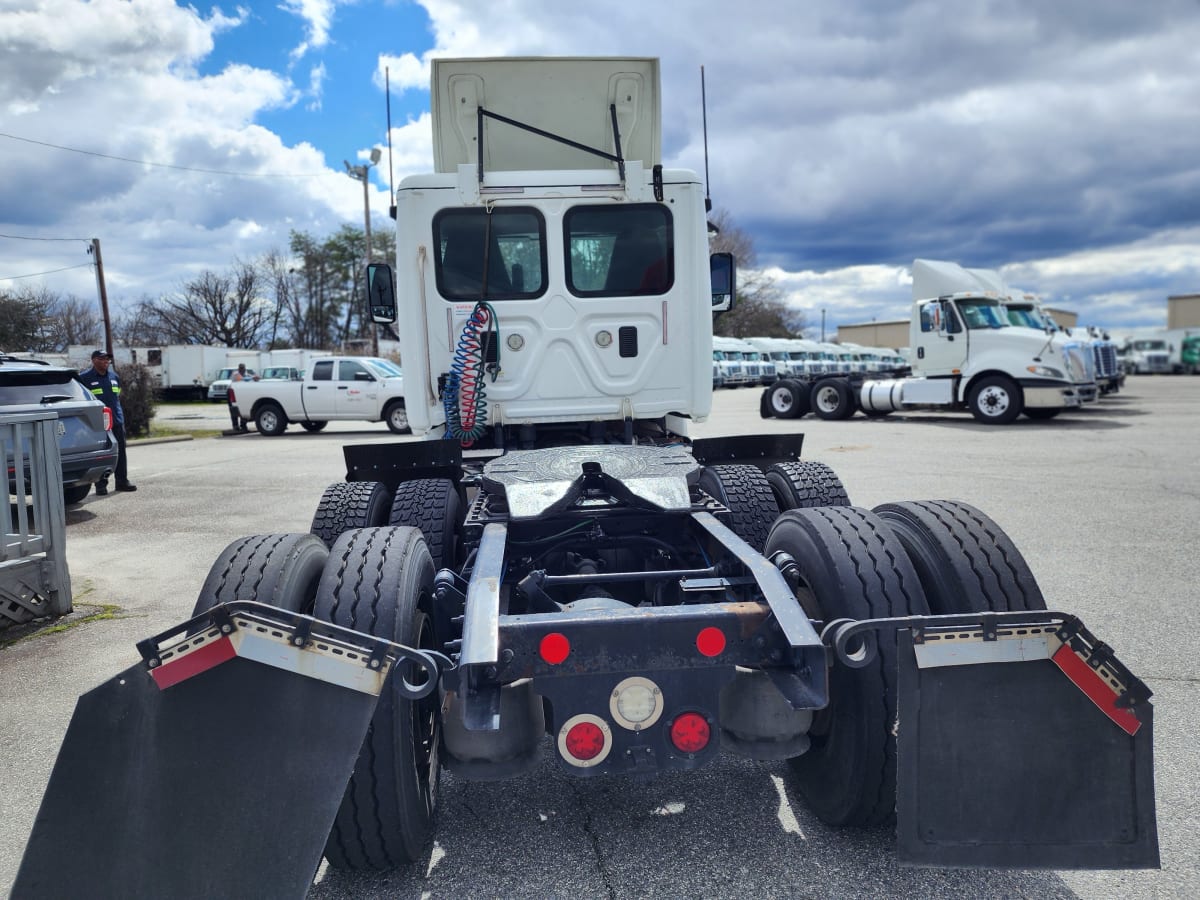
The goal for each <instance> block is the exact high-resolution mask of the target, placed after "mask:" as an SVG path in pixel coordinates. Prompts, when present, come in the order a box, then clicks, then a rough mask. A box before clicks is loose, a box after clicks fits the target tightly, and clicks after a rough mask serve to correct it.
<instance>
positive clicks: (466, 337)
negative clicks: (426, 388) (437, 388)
mask: <svg viewBox="0 0 1200 900" xmlns="http://www.w3.org/2000/svg"><path fill="white" fill-rule="evenodd" d="M483 334H489V335H490V338H491V340H490V344H491V346H492V347H495V349H496V361H497V365H496V366H494V367H489V366H487V365H486V360H485V359H484V355H485V354H484V341H483V339H482V335H483ZM499 338H500V322H499V317H498V316H497V315H496V310H495V309H493V308H492V305H491V304H490V303H488V302H487V301H485V300H481V301H479V302H478V303H476V304H475V308H474V309H472V310H471V315H470V316H468V317H467V321H466V323H465V324H464V325H463V330H462V334H461V335H459V338H458V346H457V348H456V349H455V351H454V360H453V361H452V362H451V364H450V374H449V377H448V378H447V379H446V387H445V390H444V391H443V393H442V406H443V409H444V410H445V412H446V437H447V438H448V439H450V440H458V441H461V442H462V443H463V445H464V446H470V445H471V444H472V443H474V442H475V441H476V440H478V439H479V438H481V437H483V435H484V434H485V433H486V432H487V391H486V390H485V388H484V373H485V371H487V370H488V369H490V371H491V375H492V381H495V380H496V376H497V375H498V374H499V365H498V363H499V358H500V344H499Z"/></svg>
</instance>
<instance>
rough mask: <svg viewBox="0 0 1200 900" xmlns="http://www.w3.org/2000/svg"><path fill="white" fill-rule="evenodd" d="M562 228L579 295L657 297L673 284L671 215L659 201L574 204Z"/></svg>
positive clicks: (570, 283)
mask: <svg viewBox="0 0 1200 900" xmlns="http://www.w3.org/2000/svg"><path fill="white" fill-rule="evenodd" d="M563 230H564V232H565V234H564V240H565V242H566V245H567V250H568V252H567V288H568V289H569V290H570V291H571V293H572V294H575V295H576V296H578V297H629V296H643V297H644V296H655V295H658V294H665V293H666V292H667V291H669V290H670V289H671V286H672V285H673V284H674V283H675V241H674V234H673V230H672V220H671V213H670V210H668V209H667V208H666V207H665V206H663V205H662V204H661V203H633V204H621V205H619V206H617V205H612V206H576V207H574V208H573V209H571V210H568V211H567V214H566V216H564V217H563Z"/></svg>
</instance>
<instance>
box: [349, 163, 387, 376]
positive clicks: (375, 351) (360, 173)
mask: <svg viewBox="0 0 1200 900" xmlns="http://www.w3.org/2000/svg"><path fill="white" fill-rule="evenodd" d="M381 155H382V154H381V153H380V151H379V148H378V147H372V148H371V161H370V162H369V163H364V164H363V165H361V166H352V165H350V163H349V161H347V160H344V159H343V160H342V162H343V163H344V164H345V166H346V174H347V175H349V176H350V177H351V178H353V179H354V180H355V181H361V182H362V186H363V232H364V233H365V235H366V239H367V252H366V258H365V262H364V265H363V268H364V273H363V279H364V283H365V280H366V272H365V269H366V266H369V265H370V264H371V200H370V194H369V192H368V185H369V183H370V177H369V173H370V171H371V166H373V165H376V164H377V163H378V162H379V157H380V156H381ZM363 296H364V298H365V297H366V291H365V289H364V291H363ZM364 306H367V307H368V308H369V304H367V303H366V302H365V300H364ZM371 353H372V355H373V356H378V355H379V328H378V327H377V326H376V325H375V323H374V322H372V323H371Z"/></svg>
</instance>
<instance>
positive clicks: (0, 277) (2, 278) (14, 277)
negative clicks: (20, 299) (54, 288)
mask: <svg viewBox="0 0 1200 900" xmlns="http://www.w3.org/2000/svg"><path fill="white" fill-rule="evenodd" d="M91 265H92V264H91V263H90V262H85V263H78V264H77V265H74V266H63V267H62V268H61V269H51V270H50V271H49V272H30V273H29V274H28V275H0V281H16V280H17V279H18V278H37V277H38V276H39V275H53V274H54V273H55V272H65V271H67V270H68V269H82V268H83V267H84V266H88V267H89V268H90V267H91Z"/></svg>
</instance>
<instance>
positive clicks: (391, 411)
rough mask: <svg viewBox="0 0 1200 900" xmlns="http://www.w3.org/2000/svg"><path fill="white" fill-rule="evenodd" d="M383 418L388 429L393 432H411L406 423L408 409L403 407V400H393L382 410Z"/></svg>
mask: <svg viewBox="0 0 1200 900" xmlns="http://www.w3.org/2000/svg"><path fill="white" fill-rule="evenodd" d="M383 420H384V421H385V422H387V427H388V430H389V431H391V432H392V433H393V434H412V428H410V427H409V425H408V410H407V409H405V408H404V401H403V400H393V401H392V402H391V403H389V404H388V406H387V409H385V410H384V411H383Z"/></svg>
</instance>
